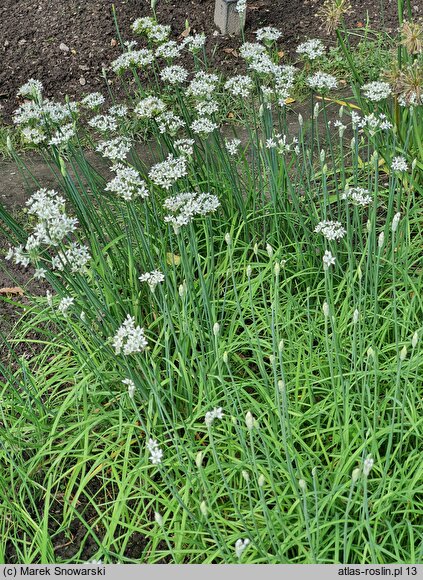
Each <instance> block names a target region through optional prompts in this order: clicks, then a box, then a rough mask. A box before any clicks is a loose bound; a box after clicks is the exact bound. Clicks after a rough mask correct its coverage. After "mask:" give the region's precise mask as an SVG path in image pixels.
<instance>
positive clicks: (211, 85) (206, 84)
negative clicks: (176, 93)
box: [186, 71, 219, 98]
mask: <svg viewBox="0 0 423 580" xmlns="http://www.w3.org/2000/svg"><path fill="white" fill-rule="evenodd" d="M218 80H219V78H218V76H217V75H215V74H210V73H206V72H204V71H200V72H198V73H196V74H195V76H194V78H193V79H192V81H191V82H190V84H189V86H188V89H187V91H186V93H187V95H191V96H193V97H197V98H210V97H211V96H212V94H213V92H214V90H215V88H216V85H217V82H218Z"/></svg>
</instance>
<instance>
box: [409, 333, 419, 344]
mask: <svg viewBox="0 0 423 580" xmlns="http://www.w3.org/2000/svg"><path fill="white" fill-rule="evenodd" d="M418 342H419V333H418V332H417V330H416V332H415V333H414V334H413V338H412V339H411V346H412V347H413V348H416V346H417V343H418Z"/></svg>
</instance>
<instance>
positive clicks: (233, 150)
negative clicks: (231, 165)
mask: <svg viewBox="0 0 423 580" xmlns="http://www.w3.org/2000/svg"><path fill="white" fill-rule="evenodd" d="M240 145H241V139H231V140H229V141H225V147H226V150H227V152H228V153H229V155H236V154H237V153H238V147H239V146H240Z"/></svg>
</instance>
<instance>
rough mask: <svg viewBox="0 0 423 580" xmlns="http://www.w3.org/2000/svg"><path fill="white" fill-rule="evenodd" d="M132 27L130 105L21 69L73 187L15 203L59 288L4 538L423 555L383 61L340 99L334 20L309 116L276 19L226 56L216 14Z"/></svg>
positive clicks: (413, 198) (1, 213) (11, 448)
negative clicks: (67, 94)
mask: <svg viewBox="0 0 423 580" xmlns="http://www.w3.org/2000/svg"><path fill="white" fill-rule="evenodd" d="M133 28H134V31H136V32H137V33H139V34H142V35H144V36H145V37H146V40H147V47H144V48H137V47H136V46H135V45H134V44H132V43H129V44H128V43H127V44H124V43H123V42H122V46H123V53H122V55H121V56H120V57H119V58H118V59H116V60H115V61H114V63H112V69H113V70H114V71H115V72H116V74H118V75H119V78H120V79H121V82H122V84H123V86H124V87H126V90H127V92H128V101H127V102H125V103H114V104H113V106H112V107H109V108H106V104H105V99H104V97H103V96H102V95H100V94H98V93H93V94H90V95H87V96H86V97H85V98H84V99H83V100H82V101H81V102H79V103H76V102H67V103H66V104H60V103H53V102H51V101H47V100H45V99H44V98H43V95H42V87H41V86H40V84H39V83H38V82H37V81H34V80H31V81H29V82H28V83H27V85H25V86H24V87H22V88H21V94H23V95H25V96H26V97H28V98H29V100H28V101H27V103H26V104H24V105H23V106H22V107H21V108H20V109H19V110H18V112H17V114H16V119H17V120H18V122H19V124H20V125H21V127H22V130H23V131H24V132H25V134H26V135H27V137H29V138H31V139H32V140H33V141H34V142H36V143H37V145H38V147H39V151H40V153H41V154H42V155H43V156H44V157H45V160H46V162H47V163H49V164H50V166H51V168H52V172H53V173H54V175H55V176H56V180H57V186H56V189H55V190H47V189H40V188H41V187H42V184H34V189H35V190H37V191H36V192H35V193H34V194H33V195H32V196H31V197H30V199H29V200H28V204H27V208H28V223H27V224H26V225H25V227H24V226H23V225H21V224H19V223H18V222H17V221H16V220H15V219H13V217H12V216H11V215H10V214H8V212H6V211H5V209H4V208H2V207H1V206H0V218H1V219H2V221H3V224H4V226H5V231H7V233H8V235H9V237H10V240H11V243H12V244H13V245H12V247H11V248H10V249H9V250H8V251H7V258H8V259H10V260H13V261H14V262H15V263H16V264H18V265H22V266H24V267H27V266H30V265H31V267H33V268H34V270H33V271H34V276H35V277H37V278H46V279H47V280H48V282H49V283H50V285H51V291H50V292H49V293H48V294H47V296H46V297H39V298H34V299H33V300H32V301H31V304H30V305H29V306H28V310H27V312H26V314H25V316H24V317H23V319H22V320H21V322H20V323H19V325H18V326H17V328H16V332H15V334H14V336H13V337H12V338H9V342H8V347H7V348H8V351H7V352H8V353H9V354H8V356H9V357H10V365H8V368H1V369H0V371H1V373H2V375H3V378H0V384H1V388H2V393H1V395H2V408H1V412H2V425H3V426H2V430H3V431H4V434H5V437H4V440H3V441H4V443H3V446H2V448H1V450H0V461H1V463H2V471H1V488H0V490H1V494H2V496H3V501H2V502H1V511H2V526H3V529H2V531H3V534H2V540H1V541H2V551H1V554H2V557H3V560H5V561H6V560H9V561H25V562H52V561H69V562H81V561H85V560H87V559H89V558H92V557H96V558H101V560H102V561H105V562H134V561H138V562H150V563H153V562H163V561H167V562H172V563H182V562H190V563H223V562H225V563H232V562H243V563H288V562H290V563H312V562H317V563H339V562H346V563H347V562H349V563H350V562H356V563H369V562H371V563H379V564H380V563H387V562H397V563H400V562H410V561H411V562H416V561H421V559H422V550H423V543H422V534H421V532H422V529H421V516H422V506H421V501H420V499H419V498H420V495H419V494H421V491H422V477H421V476H422V467H421V461H420V457H419V440H420V439H419V438H420V437H421V431H422V421H421V418H420V414H421V408H422V398H421V385H420V381H419V376H420V375H421V371H422V368H421V367H422V358H421V356H420V355H421V332H422V325H421V315H422V293H421V288H422V269H421V261H420V260H421V234H422V231H421V228H422V223H421V215H420V214H421V205H422V197H421V190H420V184H419V174H418V162H417V163H416V162H414V160H413V159H414V158H413V157H411V156H410V155H411V154H410V151H413V149H409V145H410V147H411V142H412V140H411V136H410V135H411V133H412V132H413V131H414V130H415V129H414V124H409V130H408V141H406V142H405V143H402V142H400V140H399V138H398V134H397V131H396V130H395V125H394V121H393V119H392V116H390V115H388V113H387V111H390V110H391V109H392V110H393V108H394V102H393V98H392V96H391V93H392V90H389V91H388V88H387V87H385V86H384V85H380V84H379V85H378V86H377V87H376V86H371V87H367V88H364V89H363V96H362V93H361V92H360V95H359V96H357V98H358V105H355V106H354V107H353V106H351V105H354V103H351V104H348V103H344V104H343V105H342V106H341V107H340V108H339V98H338V95H337V94H336V93H335V92H334V90H335V88H336V87H337V85H338V83H337V79H336V78H335V77H334V76H333V74H330V73H329V72H327V71H324V70H321V69H320V67H319V63H320V62H323V60H320V59H322V58H323V55H324V52H325V48H324V46H323V45H321V43H320V44H319V43H318V42H312V43H304V45H303V46H302V47H301V49H300V50H299V54H300V55H301V58H303V59H305V60H306V65H305V68H306V71H307V74H304V82H305V84H306V86H307V87H309V91H310V93H311V106H310V112H309V114H308V115H307V116H306V115H305V113H304V114H303V115H300V116H297V115H296V114H295V116H294V115H293V113H292V112H290V111H288V110H287V106H286V105H287V102H289V98H290V94H291V91H292V90H294V89H293V88H294V86H295V82H296V79H297V76H298V75H299V74H300V73H299V71H298V69H296V68H295V67H292V66H281V65H278V64H276V63H275V61H274V55H273V54H272V45H271V43H272V42H273V41H272V38H273V37H274V34H275V33H274V31H272V30H268V29H264V30H262V31H261V33H260V35H261V38H262V40H263V42H265V41H268V43H269V45H270V48H267V47H266V46H264V45H263V44H261V43H244V44H243V45H242V47H241V49H240V54H241V56H242V57H243V58H244V59H245V60H246V63H247V67H248V74H245V75H237V76H236V77H233V78H231V79H220V78H219V76H218V75H216V74H214V73H212V72H210V71H207V70H204V67H203V59H204V58H205V53H204V50H203V47H204V42H205V39H204V37H202V36H201V35H195V36H187V37H186V38H185V39H184V40H183V41H181V42H180V43H176V42H173V41H169V40H168V34H169V30H168V29H167V27H163V26H160V25H158V24H157V22H156V21H155V19H153V18H148V17H146V18H140V19H138V20H137V21H136V22H135V23H134V27H133ZM341 40H342V39H341ZM182 50H188V51H190V52H191V53H192V63H193V70H194V72H193V73H192V72H191V71H188V70H186V69H184V68H183V67H181V66H180V65H178V64H175V63H177V57H178V55H179V54H180V52H181V51H182ZM139 69H143V70H144V69H145V71H146V74H148V76H149V84H148V85H147V84H145V83H142V82H141V80H140V78H139V74H138V71H139ZM131 80H134V82H135V86H136V87H137V88H136V90H137V96H136V97H135V96H134V93H133V92H131V90H132V89H131V88H130V87H131V84H130V81H131ZM357 87H358V85H357V86H356V87H355V90H358V88H357ZM360 88H362V87H361V86H360ZM376 91H378V93H377V94H378V96H381V95H383V99H380V100H379V99H374V98H373V96H374V94H376ZM228 94H230V95H231V97H232V100H233V105H234V110H235V111H236V112H237V114H236V116H235V115H234V118H233V119H232V120H231V118H228V119H226V122H225V123H224V124H223V119H222V116H221V110H220V105H221V103H222V101H223V100H224V99H227V98H228ZM357 95H358V93H357ZM382 102H383V103H384V105H383V108H382V105H381V103H382ZM358 107H359V108H360V110H359V108H358ZM419 107H420V108H421V106H420V105H415V106H414V107H413V111H414V112H413V113H411V112H410V111H411V110H409V109H407V112H408V115H409V116H410V118H411V117H412V116H413V115H418V114H420V112H418V111H420V109H419ZM358 111H359V112H358ZM87 127H89V129H88V131H89V134H90V139H91V140H92V146H93V148H95V149H96V150H97V152H98V153H99V157H100V156H101V157H102V159H103V162H104V170H96V169H94V168H93V167H92V165H91V164H90V163H89V162H88V160H87V157H86V153H85V149H84V147H83V146H82V143H81V140H80V135H81V134H82V135H85V132H86V131H87ZM129 127H136V131H135V132H132V131H130V130H129V129H128V128H129ZM140 133H145V134H149V135H152V140H151V143H150V144H149V145H148V146H144V147H140V146H139V143H137V142H136V141H134V137H135V136H136V135H138V134H140ZM413 143H414V141H413ZM413 146H414V145H413ZM10 151H11V153H12V154H13V155H14V156H15V159H16V162H17V164H18V165H19V167H20V169H21V170H22V172H23V173H24V174H25V175H28V171H27V168H26V167H25V164H24V161H23V160H22V159H21V158H20V157H19V156H18V155H16V153H15V152H14V150H13V148H12V147H11V146H10ZM25 344H27V345H30V344H32V345H34V346H36V347H37V348H38V354H36V355H35V356H34V357H32V358H31V360H30V361H27V360H25V358H24V357H20V356H18V354H17V350H18V348H21V346H22V345H25ZM17 473H19V474H21V475H22V477H21V478H20V479H18V478H17V476H16V474H17ZM63 546H68V549H69V552H68V555H63V554H64V552H63Z"/></svg>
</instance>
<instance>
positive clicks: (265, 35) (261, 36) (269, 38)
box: [256, 26, 282, 42]
mask: <svg viewBox="0 0 423 580" xmlns="http://www.w3.org/2000/svg"><path fill="white" fill-rule="evenodd" d="M281 36H282V32H281V31H280V30H278V29H277V28H273V27H272V26H264V27H263V28H259V29H258V30H256V37H257V40H258V41H264V42H274V41H276V40H278V39H279V38H280V37H281Z"/></svg>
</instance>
